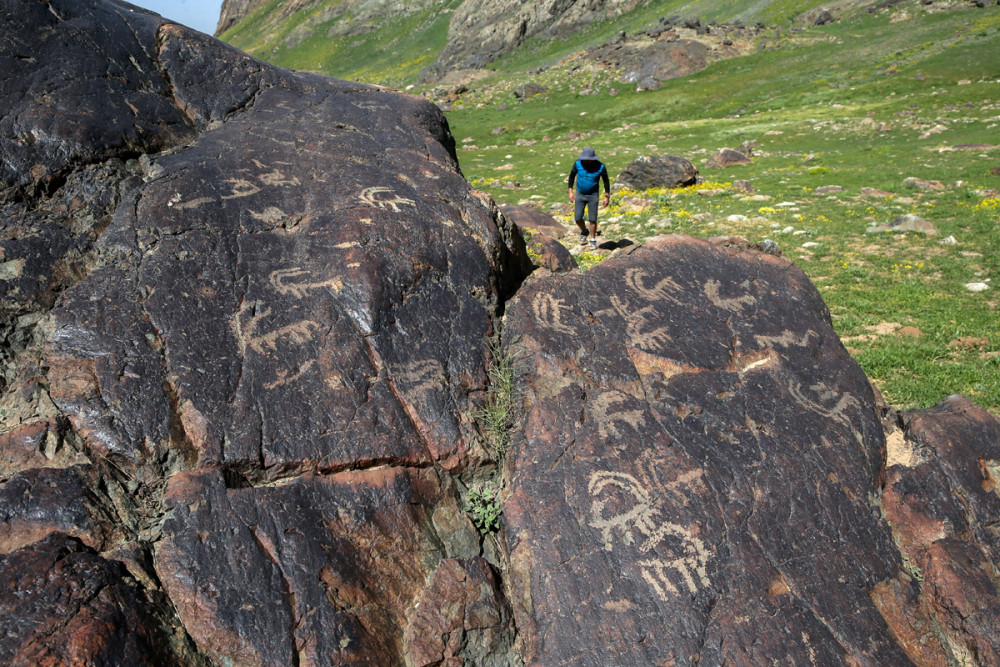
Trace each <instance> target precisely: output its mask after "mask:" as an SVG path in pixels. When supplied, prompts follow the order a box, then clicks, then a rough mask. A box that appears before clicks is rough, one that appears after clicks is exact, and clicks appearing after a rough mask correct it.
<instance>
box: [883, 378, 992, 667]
mask: <svg viewBox="0 0 1000 667" xmlns="http://www.w3.org/2000/svg"><path fill="white" fill-rule="evenodd" d="M887 466H888V470H887V481H886V485H885V493H884V496H883V501H882V505H883V507H884V508H885V512H886V517H887V518H888V519H889V521H890V522H891V524H892V531H893V535H894V536H895V539H896V543H897V544H899V547H900V551H901V552H902V554H903V556H904V558H905V561H904V563H905V569H906V571H907V574H908V575H909V578H910V579H915V580H917V581H919V582H920V583H921V586H920V602H921V607H923V608H925V609H933V610H935V611H936V612H937V613H936V614H935V621H936V623H937V625H938V627H940V628H941V634H942V635H943V636H944V637H946V638H947V639H948V640H949V644H950V646H949V649H950V652H951V655H953V656H955V655H958V656H967V658H966V659H967V660H970V661H973V662H975V663H977V664H982V665H989V664H997V663H1000V630H998V629H1000V605H998V604H997V592H996V582H995V577H994V575H993V574H992V573H993V572H994V570H995V567H996V563H997V562H1000V536H998V535H997V531H996V528H995V522H996V517H997V516H998V515H1000V497H998V495H997V490H998V489H1000V420H998V419H997V418H996V417H995V416H993V415H991V414H989V413H988V412H986V411H985V410H983V409H982V408H980V407H979V406H977V405H976V404H975V403H973V402H972V401H971V400H969V399H968V398H965V397H964V396H951V397H949V398H947V399H945V400H944V401H942V402H941V403H940V404H938V405H937V406H935V407H933V408H930V409H927V410H918V411H913V412H905V413H903V414H902V415H900V416H899V418H898V420H896V421H895V422H894V423H892V424H891V431H890V434H889V438H888V461H887ZM897 588H898V585H895V584H894V585H891V586H883V587H880V588H878V589H876V590H875V591H873V597H874V598H875V599H876V601H877V602H878V601H879V600H881V599H886V598H889V599H890V600H891V599H892V598H893V597H895V596H897V595H898V593H897V591H896V589H897ZM910 630H911V632H910V633H909V636H910V638H911V644H912V645H914V646H915V647H918V646H919V645H920V644H919V643H920V641H921V640H922V639H923V638H924V636H925V635H926V634H928V628H927V627H926V626H924V627H922V628H921V627H920V626H918V625H917V624H915V623H914V624H911V628H910ZM932 657H937V654H933V655H931V656H928V660H925V661H924V664H931V663H932V662H934V663H935V664H944V661H932V660H931V659H930V658H932Z"/></svg>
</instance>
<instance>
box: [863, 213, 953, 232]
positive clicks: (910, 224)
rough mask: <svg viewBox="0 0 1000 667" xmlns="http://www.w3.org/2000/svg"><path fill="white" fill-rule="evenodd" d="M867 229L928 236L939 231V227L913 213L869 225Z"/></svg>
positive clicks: (868, 230) (869, 230)
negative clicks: (883, 223)
mask: <svg viewBox="0 0 1000 667" xmlns="http://www.w3.org/2000/svg"><path fill="white" fill-rule="evenodd" d="M865 231H866V233H868V234H876V233H881V232H916V233H918V234H927V235H928V236H933V235H934V234H937V233H938V229H937V227H935V226H934V225H932V224H931V223H929V222H927V221H926V220H924V219H923V218H921V217H920V216H919V215H914V214H913V213H904V214H903V215H901V216H898V217H897V218H896V219H894V220H893V221H892V222H890V223H888V224H885V225H875V226H874V227H869V228H868V229H867V230H865Z"/></svg>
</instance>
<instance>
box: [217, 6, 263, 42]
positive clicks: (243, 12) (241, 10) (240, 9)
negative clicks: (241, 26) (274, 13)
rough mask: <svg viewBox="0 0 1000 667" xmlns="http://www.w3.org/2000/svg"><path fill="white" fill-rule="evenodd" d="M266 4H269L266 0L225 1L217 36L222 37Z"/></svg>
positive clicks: (221, 9) (220, 13) (220, 14)
mask: <svg viewBox="0 0 1000 667" xmlns="http://www.w3.org/2000/svg"><path fill="white" fill-rule="evenodd" d="M265 4H267V2H266V0H223V1H222V7H221V8H220V10H219V24H218V26H217V27H216V28H215V34H216V35H221V34H222V33H224V32H225V31H227V30H229V29H230V28H232V27H233V26H234V25H236V24H237V23H239V22H240V21H242V20H243V19H245V18H246V17H248V16H250V14H251V13H253V11H254V10H255V9H257V8H259V7H262V6H264V5H265Z"/></svg>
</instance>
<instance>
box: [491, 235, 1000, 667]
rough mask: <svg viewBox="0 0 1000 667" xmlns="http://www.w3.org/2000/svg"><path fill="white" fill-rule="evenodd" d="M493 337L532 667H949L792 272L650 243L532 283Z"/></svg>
mask: <svg viewBox="0 0 1000 667" xmlns="http://www.w3.org/2000/svg"><path fill="white" fill-rule="evenodd" d="M507 322H508V323H507V329H506V336H507V337H508V339H509V340H511V341H514V342H511V343H510V344H509V348H508V353H509V354H510V355H512V356H513V357H514V358H516V359H519V360H520V361H519V363H520V364H521V367H522V368H523V369H524V386H523V391H524V402H525V415H524V419H523V428H522V430H520V431H519V432H518V434H517V436H516V439H515V442H516V449H515V456H514V457H513V458H512V459H511V460H510V462H509V470H508V475H509V478H510V479H511V480H512V482H511V488H510V493H509V497H508V498H507V499H506V501H505V503H504V516H505V521H506V541H507V545H508V547H509V549H510V562H511V565H510V567H511V572H512V576H513V583H512V585H513V591H514V597H513V602H514V609H515V614H516V617H517V620H518V628H519V630H520V632H521V633H522V636H523V637H524V640H525V651H526V659H527V661H528V662H530V663H537V664H550V663H552V664H556V663H572V664H578V665H607V664H615V665H625V664H672V663H674V664H695V663H703V662H704V663H711V664H723V663H725V664H739V665H750V664H765V663H769V662H771V661H773V660H790V661H792V662H795V663H803V664H805V663H808V662H809V661H810V660H814V661H817V662H819V663H821V664H855V663H856V664H866V663H871V664H909V663H910V662H911V661H913V662H915V663H917V664H928V665H929V664H942V662H940V659H941V657H942V656H943V655H945V654H946V652H947V651H948V650H949V649H948V648H947V646H946V644H947V641H946V640H945V638H944V637H943V636H942V635H941V634H936V633H934V632H933V631H931V628H932V627H933V623H932V622H930V618H937V616H936V615H935V614H936V613H939V612H938V611H937V610H930V609H928V608H927V607H926V606H922V605H921V604H920V603H919V600H920V595H921V588H920V585H919V583H918V582H916V581H914V580H913V578H912V577H909V576H908V575H907V574H906V564H905V562H904V561H903V560H902V558H901V557H900V554H899V551H897V548H896V546H895V544H894V542H893V530H894V529H892V528H890V526H889V524H888V523H887V522H886V521H885V520H884V519H883V518H882V514H881V511H880V507H879V505H878V501H877V498H878V495H879V490H880V488H881V485H882V481H883V475H884V468H883V457H884V449H883V436H882V430H881V427H880V422H879V418H878V412H877V410H876V405H875V400H874V397H873V395H872V392H871V390H870V389H869V387H868V382H867V380H866V378H865V377H864V375H863V373H862V372H861V371H860V369H859V368H858V367H857V365H856V364H855V363H854V362H853V361H852V360H851V359H850V357H849V355H848V354H847V353H846V351H845V350H844V348H843V346H842V345H841V344H840V342H839V340H838V339H837V337H836V335H835V334H834V333H833V330H832V328H831V326H830V321H829V315H828V313H827V311H826V308H825V306H824V305H823V303H822V301H821V299H820V298H819V295H818V293H817V292H816V290H815V289H814V288H813V287H812V286H811V285H810V284H809V282H808V280H807V279H806V278H805V276H804V275H803V274H802V273H801V272H799V271H798V269H796V268H795V267H794V265H792V264H791V263H790V262H788V261H786V260H783V259H780V258H776V257H772V256H768V255H764V254H760V253H756V252H747V251H745V250H742V249H740V248H738V247H736V246H735V244H732V243H727V247H716V246H713V245H712V244H710V243H708V242H705V241H697V240H694V239H690V238H684V237H679V236H675V237H664V238H662V239H660V240H658V241H652V242H650V243H648V244H647V245H646V246H645V247H643V248H640V249H637V250H634V252H632V253H630V254H628V255H619V256H618V257H617V258H613V259H609V260H606V261H605V262H603V263H601V264H599V265H598V266H597V267H595V268H593V269H590V270H589V271H587V272H586V273H583V274H569V275H567V276H560V277H553V278H548V279H546V280H532V281H530V282H529V283H528V284H526V285H525V286H524V287H523V288H522V290H521V291H520V292H519V293H518V295H517V296H516V298H515V299H514V301H513V302H512V303H511V304H510V306H509V307H508V314H507ZM708 341H711V343H708V344H706V342H708ZM763 396H766V397H767V400H761V397H763ZM972 449H973V451H971V452H968V451H967V452H963V454H962V457H961V458H962V460H963V461H966V463H965V465H966V466H967V467H968V466H970V465H971V466H972V468H975V464H974V461H975V457H976V456H981V455H982V452H983V449H982V447H980V446H978V445H973V446H972ZM970 459H971V462H970ZM970 472H971V470H970ZM970 481H971V480H970ZM542 498H544V499H545V501H544V502H540V500H539V499H542ZM984 509H985V508H984ZM985 516H986V514H984V515H983V518H985ZM981 520H982V519H981ZM894 525H895V523H894ZM952 558H954V556H953V557H952ZM982 578H983V577H978V578H976V581H977V582H979V581H980V580H981V579H982ZM951 581H955V579H952V580H951ZM984 583H985V582H984ZM975 589H976V590H981V591H983V594H984V596H985V597H984V598H982V599H981V601H980V600H977V602H976V605H975V606H974V607H973V608H975V609H979V608H982V605H984V604H985V605H987V606H988V605H989V604H992V605H994V606H993V607H992V608H993V609H995V608H996V606H995V605H996V602H997V597H996V591H995V589H993V590H992V592H990V593H986V591H987V590H990V589H988V588H983V587H982V586H981V585H980V584H979V583H976V584H975ZM886 591H891V592H892V595H889V594H887V593H886ZM986 600H990V602H988V603H987V602H986ZM988 619H989V615H987V616H986V617H984V618H983V619H982V621H979V620H977V621H976V623H980V622H982V623H984V624H988V623H989V620H988ZM958 625H959V617H958V616H956V617H955V618H954V620H952V621H951V623H950V624H949V625H948V626H946V627H956V626H958ZM984 627H985V626H984ZM792 628H794V629H792ZM921 628H922V629H923V631H922V632H920V633H919V635H917V634H915V632H914V631H915V630H918V629H921ZM963 631H964V632H965V633H967V634H964V635H963V641H965V642H967V643H974V642H977V641H984V640H986V641H988V639H986V637H989V636H992V631H991V630H985V629H984V628H980V627H979V626H976V627H970V625H969V624H967V625H966V626H964V628H963ZM984 636H985V637H984ZM910 639H914V640H915V641H916V643H915V644H913V643H911V642H910V641H909V640H910ZM936 660H937V662H935V661H936Z"/></svg>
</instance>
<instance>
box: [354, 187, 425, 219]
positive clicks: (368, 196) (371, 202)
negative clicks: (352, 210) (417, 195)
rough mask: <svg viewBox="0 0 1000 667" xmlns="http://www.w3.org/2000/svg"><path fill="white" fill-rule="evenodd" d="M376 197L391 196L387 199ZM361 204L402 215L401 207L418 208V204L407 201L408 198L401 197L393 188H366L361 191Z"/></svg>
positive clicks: (410, 200)
mask: <svg viewBox="0 0 1000 667" xmlns="http://www.w3.org/2000/svg"><path fill="white" fill-rule="evenodd" d="M376 195H391V196H387V197H377V196H376ZM361 203H363V204H367V205H368V206H373V207H375V208H380V209H382V210H385V211H388V210H391V211H392V212H393V213H400V212H402V209H401V208H400V206H416V205H417V204H416V202H415V201H413V200H412V199H407V198H406V197H399V196H397V195H396V194H395V192H393V190H392V188H385V187H373V188H365V189H364V190H362V191H361Z"/></svg>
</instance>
